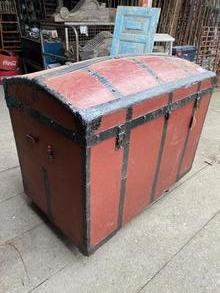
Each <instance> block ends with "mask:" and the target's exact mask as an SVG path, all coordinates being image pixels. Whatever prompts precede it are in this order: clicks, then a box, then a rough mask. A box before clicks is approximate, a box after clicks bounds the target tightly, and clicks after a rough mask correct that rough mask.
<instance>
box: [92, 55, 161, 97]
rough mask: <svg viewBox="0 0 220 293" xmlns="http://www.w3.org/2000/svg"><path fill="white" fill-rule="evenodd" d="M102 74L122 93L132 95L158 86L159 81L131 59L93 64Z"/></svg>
mask: <svg viewBox="0 0 220 293" xmlns="http://www.w3.org/2000/svg"><path fill="white" fill-rule="evenodd" d="M91 68H92V69H95V70H96V71H97V72H98V73H100V74H102V75H103V76H104V77H105V78H107V80H108V81H110V82H111V84H112V85H114V87H115V88H116V89H117V90H118V91H119V92H120V93H121V94H122V95H125V96H126V95H132V94H136V93H138V92H141V91H144V90H146V89H149V88H152V87H153V86H158V85H159V83H158V81H157V80H156V79H155V78H154V77H153V76H152V75H151V74H150V73H149V72H147V71H146V70H143V68H140V66H138V65H137V64H135V63H134V62H132V60H129V59H119V60H118V59H116V60H111V61H106V62H102V63H97V64H94V65H92V66H91Z"/></svg>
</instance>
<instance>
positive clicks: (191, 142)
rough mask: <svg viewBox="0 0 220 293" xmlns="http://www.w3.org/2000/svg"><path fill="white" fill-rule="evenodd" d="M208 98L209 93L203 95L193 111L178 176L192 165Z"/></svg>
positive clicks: (209, 96)
mask: <svg viewBox="0 0 220 293" xmlns="http://www.w3.org/2000/svg"><path fill="white" fill-rule="evenodd" d="M210 98H211V95H206V96H203V97H202V100H201V104H200V106H199V108H198V110H197V111H196V112H195V115H194V120H193V124H192V127H191V129H190V133H189V139H188V143H187V148H186V152H185V155H184V158H183V162H182V164H181V169H180V174H179V177H181V176H183V175H184V174H186V172H187V171H189V170H190V169H191V167H192V163H193V160H194V156H195V152H196V148H197V145H198V142H199V138H200V135H201V131H202V127H203V124H204V120H205V117H206V112H207V110H208V105H209V102H210Z"/></svg>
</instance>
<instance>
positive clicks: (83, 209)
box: [4, 55, 215, 255]
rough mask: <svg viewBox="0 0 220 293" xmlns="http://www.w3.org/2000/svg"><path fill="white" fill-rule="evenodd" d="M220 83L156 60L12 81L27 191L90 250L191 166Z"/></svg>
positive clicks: (89, 64) (191, 68)
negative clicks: (214, 88) (215, 86)
mask: <svg viewBox="0 0 220 293" xmlns="http://www.w3.org/2000/svg"><path fill="white" fill-rule="evenodd" d="M214 82H215V75H214V73H212V72H209V71H206V70H203V69H202V68H201V67H199V66H197V65H195V64H193V63H190V62H188V61H185V60H182V59H179V58H175V57H168V56H167V57H164V56H163V57H162V56H151V55H149V56H127V57H121V58H101V59H93V60H90V61H85V62H80V63H78V64H73V65H69V66H63V67H61V68H58V69H52V70H47V71H42V72H38V73H34V74H29V75H26V76H22V77H16V78H10V79H7V80H6V81H5V83H4V87H5V94H6V101H7V105H8V108H9V110H10V116H11V121H12V126H13V131H14V136H15V140H16V145H17V150H18V156H19V160H20V166H21V171H22V176H23V183H24V190H25V193H26V194H27V195H28V196H29V197H30V198H31V199H32V200H33V201H34V202H35V203H36V205H37V206H38V207H39V208H40V209H41V210H42V211H43V212H44V213H45V214H47V216H48V217H49V218H50V220H51V221H52V222H53V223H54V224H55V225H56V226H57V227H59V228H60V229H61V230H62V231H63V232H64V233H65V234H66V235H68V236H69V237H70V238H71V239H72V240H73V242H74V243H75V245H76V246H77V247H79V249H80V250H81V251H82V252H83V253H84V254H86V255H88V254H90V253H92V252H93V251H95V249H97V248H98V247H99V246H100V245H101V244H103V243H104V242H105V241H106V240H107V239H109V238H110V237H111V236H112V235H114V233H116V232H117V231H118V230H119V229H120V228H121V227H122V226H123V225H124V224H126V223H128V222H129V221H130V220H131V219H132V218H133V217H135V216H136V215H137V214H139V213H140V212H141V211H142V210H143V209H145V208H146V207H147V206H148V205H149V204H150V203H152V202H153V201H155V200H157V199H158V198H159V197H160V196H161V195H162V194H164V192H165V191H167V190H169V188H170V187H171V186H172V185H173V184H174V183H175V182H176V181H178V180H179V179H180V178H181V177H182V176H184V175H185V174H186V173H187V172H188V171H189V170H190V169H191V167H192V163H193V159H194V156H195V152H196V148H197V145H198V142H199V138H200V134H201V131H202V127H203V123H204V120H205V116H206V112H207V109H208V105H209V101H210V98H211V93H212V89H213V85H214Z"/></svg>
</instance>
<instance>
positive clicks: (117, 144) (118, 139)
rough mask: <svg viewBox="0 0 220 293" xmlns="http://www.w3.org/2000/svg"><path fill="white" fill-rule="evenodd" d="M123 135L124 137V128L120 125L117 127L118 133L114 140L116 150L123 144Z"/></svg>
mask: <svg viewBox="0 0 220 293" xmlns="http://www.w3.org/2000/svg"><path fill="white" fill-rule="evenodd" d="M125 137H126V133H125V129H124V128H122V127H119V128H118V133H117V135H116V142H115V149H116V150H119V149H120V148H122V147H123V146H124V144H125Z"/></svg>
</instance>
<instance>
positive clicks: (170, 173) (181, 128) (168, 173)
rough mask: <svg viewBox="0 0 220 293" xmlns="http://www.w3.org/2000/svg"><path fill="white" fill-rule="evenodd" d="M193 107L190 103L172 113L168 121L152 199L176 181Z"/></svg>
mask: <svg viewBox="0 0 220 293" xmlns="http://www.w3.org/2000/svg"><path fill="white" fill-rule="evenodd" d="M193 107H194V103H190V104H188V105H186V106H184V107H182V108H180V109H178V110H176V111H174V112H173V113H172V114H171V116H170V118H169V120H168V125H167V132H166V139H165V143H164V148H163V153H162V158H161V162H160V168H159V173H158V180H157V182H156V190H155V194H154V199H156V198H157V197H159V196H160V195H161V194H163V193H164V192H165V191H166V190H168V189H169V188H170V186H171V185H172V184H174V183H175V181H176V174H177V170H178V166H179V162H180V159H181V154H182V150H183V148H184V142H185V139H186V136H187V133H188V130H189V124H190V120H191V117H192V109H193Z"/></svg>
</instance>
